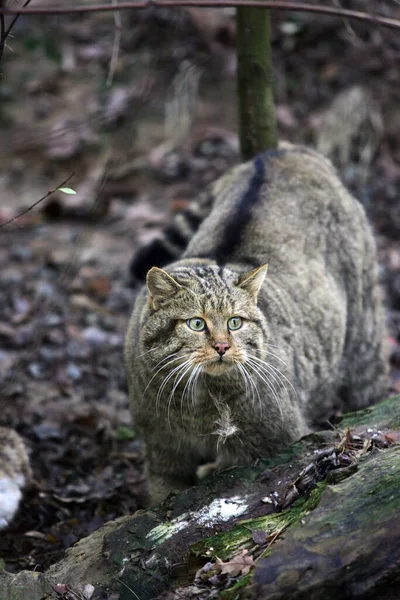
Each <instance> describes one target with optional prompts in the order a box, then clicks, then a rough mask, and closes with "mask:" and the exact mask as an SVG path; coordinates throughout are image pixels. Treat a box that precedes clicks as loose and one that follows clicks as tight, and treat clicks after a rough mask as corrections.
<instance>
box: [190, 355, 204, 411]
mask: <svg viewBox="0 0 400 600" xmlns="http://www.w3.org/2000/svg"><path fill="white" fill-rule="evenodd" d="M198 367H199V368H198V370H197V374H196V377H195V379H194V382H193V385H192V390H191V396H192V407H193V410H194V407H195V403H196V387H197V382H198V380H199V377H200V375H201V373H202V371H203V365H198Z"/></svg>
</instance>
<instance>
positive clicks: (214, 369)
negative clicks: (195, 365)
mask: <svg viewBox="0 0 400 600" xmlns="http://www.w3.org/2000/svg"><path fill="white" fill-rule="evenodd" d="M233 366H234V363H233V362H232V361H231V360H229V358H224V357H223V356H221V357H219V358H216V359H214V360H210V361H207V362H206V363H205V364H204V365H203V369H204V371H205V372H206V373H208V374H209V375H222V373H226V372H227V371H230V370H231V369H232V367H233Z"/></svg>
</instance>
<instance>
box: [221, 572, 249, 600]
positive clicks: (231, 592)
mask: <svg viewBox="0 0 400 600" xmlns="http://www.w3.org/2000/svg"><path fill="white" fill-rule="evenodd" d="M250 583H251V575H250V573H249V574H248V575H244V576H243V577H241V578H240V579H239V580H238V581H237V582H236V583H235V585H233V586H232V587H231V588H229V589H228V590H223V591H222V592H221V593H220V595H219V597H220V600H237V599H238V598H240V596H241V592H243V591H244V589H243V588H245V587H246V586H248V585H249V584H250Z"/></svg>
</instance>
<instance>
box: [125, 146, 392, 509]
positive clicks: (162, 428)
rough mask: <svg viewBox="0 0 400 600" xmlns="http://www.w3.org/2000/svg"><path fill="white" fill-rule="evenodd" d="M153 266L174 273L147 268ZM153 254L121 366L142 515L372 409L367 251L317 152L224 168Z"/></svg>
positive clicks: (373, 309) (377, 366)
mask: <svg viewBox="0 0 400 600" xmlns="http://www.w3.org/2000/svg"><path fill="white" fill-rule="evenodd" d="M154 248H155V246H153V250H154ZM164 250H166V253H165V258H167V260H170V261H172V262H170V263H169V264H168V266H166V267H165V270H163V269H160V268H155V267H154V266H153V264H152V263H155V264H158V266H160V265H162V264H163V263H162V259H163V251H164ZM157 253H158V254H157V257H158V261H161V262H158V263H157V261H154V260H153V258H152V256H155V255H152V253H151V252H150V251H149V252H148V254H147V255H146V256H145V254H143V257H144V258H143V263H142V265H143V268H142V270H143V271H145V270H148V268H149V267H150V266H152V267H153V268H151V269H150V270H149V271H148V273H147V286H145V287H143V289H142V291H141V292H140V294H139V295H138V297H137V300H136V303H135V307H134V311H133V314H132V318H131V321H130V325H129V329H128V333H127V337H126V351H125V358H126V368H127V376H128V383H129V393H130V399H131V404H132V409H133V414H134V418H135V422H136V424H137V426H138V428H139V430H140V432H141V434H142V435H143V436H144V438H145V442H146V464H147V473H148V479H149V491H150V496H151V499H152V501H158V500H160V499H162V498H163V497H165V495H166V494H168V493H169V492H170V491H171V490H173V489H176V488H183V487H186V486H187V485H190V484H191V483H193V482H194V481H196V474H197V475H202V474H204V473H205V472H209V471H210V469H213V468H224V467H229V466H232V465H238V464H251V463H252V462H253V461H255V460H256V459H257V458H259V457H267V456H270V455H273V454H274V453H276V452H278V451H279V450H280V448H282V446H284V445H286V444H288V443H290V442H292V441H293V440H295V439H297V438H298V437H300V436H301V435H302V434H304V433H305V432H307V431H308V430H309V428H310V427H313V426H314V425H315V424H318V423H320V422H321V421H324V419H326V418H328V417H329V416H330V415H331V414H332V413H337V411H344V410H349V409H357V408H360V407H362V406H366V405H368V404H370V403H372V402H374V401H376V400H377V399H379V398H380V397H382V395H383V394H384V392H385V390H386V362H385V359H384V356H383V349H382V339H383V333H384V328H383V316H382V307H381V300H380V295H379V289H378V284H377V268H376V250H375V243H374V239H373V236H372V233H371V230H370V227H369V225H368V223H367V219H366V217H365V214H364V211H363V208H362V206H361V205H360V204H359V203H358V202H357V201H356V200H355V199H354V198H353V197H351V196H350V195H349V194H348V192H347V191H346V190H345V188H344V187H343V186H342V184H341V183H340V181H339V179H338V177H337V175H336V173H335V171H334V169H333V167H332V165H331V164H330V163H329V162H328V161H327V160H326V159H324V158H323V157H322V156H320V155H319V154H317V153H316V152H313V151H311V150H307V149H305V148H299V147H294V146H289V145H285V146H284V147H283V148H280V149H279V150H278V151H276V152H267V153H265V154H263V155H260V156H258V157H256V159H254V160H253V161H250V162H249V163H246V164H243V165H239V166H238V167H235V168H234V169H232V170H231V171H230V172H229V173H228V174H227V175H225V176H224V177H222V178H221V179H219V180H218V181H217V182H215V183H214V184H213V185H212V186H211V187H210V188H209V190H208V191H207V192H205V193H204V194H202V195H201V196H200V198H199V200H198V201H197V202H196V203H193V205H192V206H191V207H190V208H188V209H187V211H186V212H185V213H184V214H183V215H180V216H177V217H176V218H175V220H174V222H173V223H172V224H171V225H170V226H169V227H168V228H167V230H166V231H165V234H164V237H163V239H162V240H161V241H160V242H159V243H158V246H157ZM266 263H269V266H268V274H267V267H266ZM232 318H233V321H232ZM238 319H239V321H238ZM240 319H241V321H240ZM238 323H239V327H237V328H235V327H236V325H237V324H238ZM203 325H204V328H203ZM193 327H200V330H199V331H197V330H193ZM231 327H233V329H232V328H231ZM204 464H206V465H207V466H204ZM202 465H203V466H202Z"/></svg>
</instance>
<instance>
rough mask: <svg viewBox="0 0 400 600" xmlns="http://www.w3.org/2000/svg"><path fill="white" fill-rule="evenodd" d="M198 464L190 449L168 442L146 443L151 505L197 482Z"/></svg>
mask: <svg viewBox="0 0 400 600" xmlns="http://www.w3.org/2000/svg"><path fill="white" fill-rule="evenodd" d="M196 467H197V463H196V461H195V459H194V457H193V455H192V453H191V452H190V450H189V448H185V447H182V444H179V446H178V447H177V445H176V442H174V441H171V440H168V439H167V438H166V437H165V435H164V436H163V441H162V442H161V441H157V442H154V441H150V442H147V443H146V475H147V490H148V495H149V504H151V505H154V504H158V503H159V502H161V501H162V500H164V498H166V497H167V496H168V494H170V493H171V492H176V491H180V490H184V489H186V488H188V487H190V486H192V485H194V483H195V482H196Z"/></svg>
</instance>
